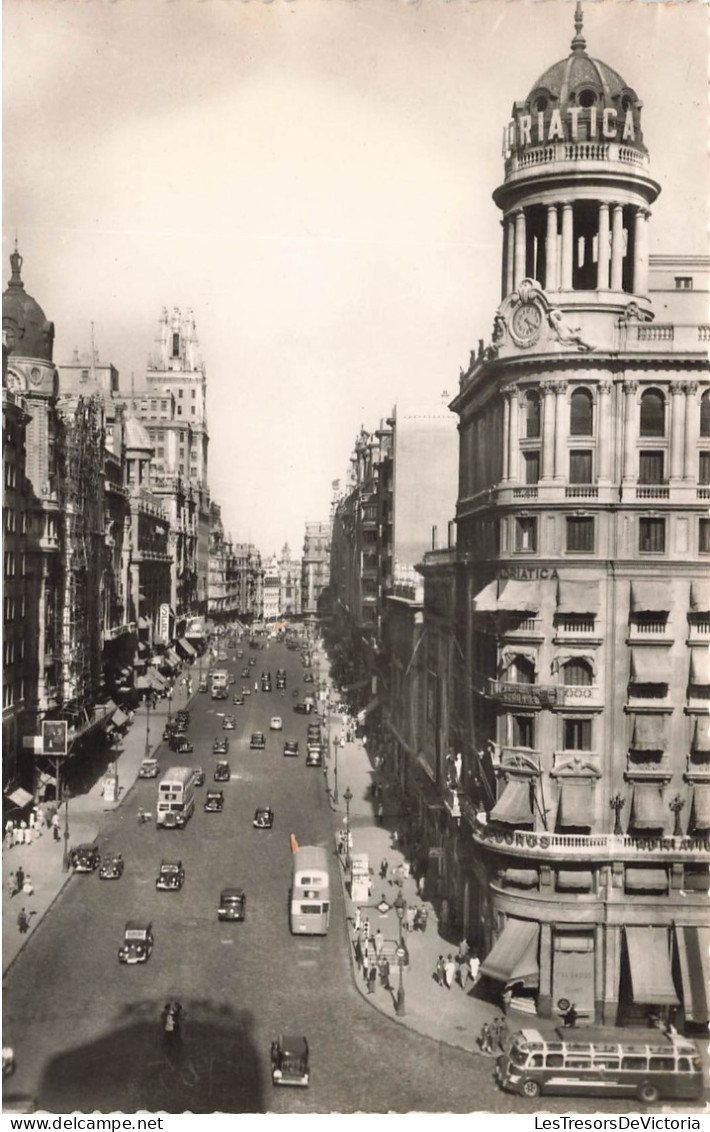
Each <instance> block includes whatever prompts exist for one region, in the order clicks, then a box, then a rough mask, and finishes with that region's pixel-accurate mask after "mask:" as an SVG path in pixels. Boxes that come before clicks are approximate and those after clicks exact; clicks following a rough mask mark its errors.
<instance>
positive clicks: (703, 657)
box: [690, 648, 710, 685]
mask: <svg viewBox="0 0 710 1132" xmlns="http://www.w3.org/2000/svg"><path fill="white" fill-rule="evenodd" d="M690 683H691V684H703V685H708V684H710V649H707V648H702V649H693V650H692V651H691V653H690Z"/></svg>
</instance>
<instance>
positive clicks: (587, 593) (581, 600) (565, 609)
mask: <svg viewBox="0 0 710 1132" xmlns="http://www.w3.org/2000/svg"><path fill="white" fill-rule="evenodd" d="M557 612H558V613H568V614H572V613H595V614H596V613H598V612H599V583H598V582H597V581H595V580H590V581H588V582H565V581H563V580H562V579H560V580H559V582H558V583H557Z"/></svg>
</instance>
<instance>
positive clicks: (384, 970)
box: [380, 955, 390, 990]
mask: <svg viewBox="0 0 710 1132" xmlns="http://www.w3.org/2000/svg"><path fill="white" fill-rule="evenodd" d="M380 982H381V984H382V986H383V988H384V989H385V990H390V964H389V959H388V958H387V956H386V955H383V956H382V958H381V959H380Z"/></svg>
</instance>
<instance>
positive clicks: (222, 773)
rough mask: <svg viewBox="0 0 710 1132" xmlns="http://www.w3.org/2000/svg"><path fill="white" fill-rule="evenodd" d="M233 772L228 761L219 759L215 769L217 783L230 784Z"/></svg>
mask: <svg viewBox="0 0 710 1132" xmlns="http://www.w3.org/2000/svg"><path fill="white" fill-rule="evenodd" d="M231 775H232V770H231V767H230V765H229V763H228V762H227V760H226V759H219V760H218V762H217V765H216V766H215V768H214V780H215V782H229V779H230V778H231Z"/></svg>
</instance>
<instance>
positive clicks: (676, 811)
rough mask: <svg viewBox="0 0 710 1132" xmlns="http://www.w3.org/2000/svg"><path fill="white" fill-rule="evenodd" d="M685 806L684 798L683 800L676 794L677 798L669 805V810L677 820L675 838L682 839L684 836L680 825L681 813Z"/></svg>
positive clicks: (674, 830) (674, 831)
mask: <svg viewBox="0 0 710 1132" xmlns="http://www.w3.org/2000/svg"><path fill="white" fill-rule="evenodd" d="M684 805H685V800H684V799H683V798H681V796H680V794H676V796H675V798H673V799H672V800H671V801H670V802H669V803H668V809H669V810H671V812H672V814H673V817H674V818H675V828H674V829H673V836H674V837H682V836H683V829H682V826H681V824H680V811H681V810H682V809H683V806H684Z"/></svg>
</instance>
